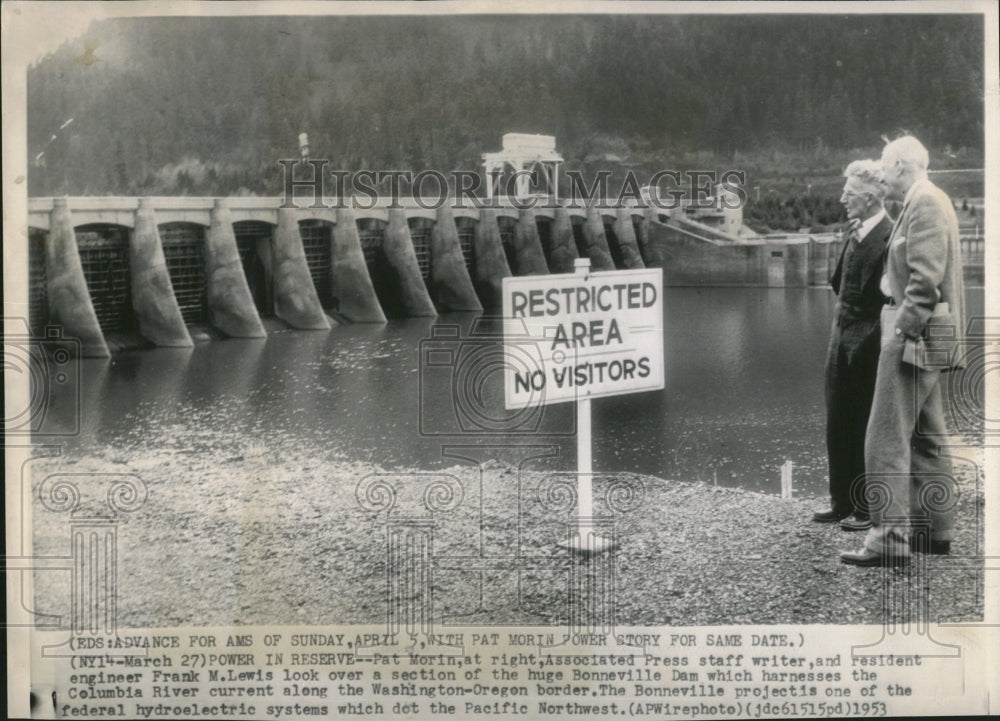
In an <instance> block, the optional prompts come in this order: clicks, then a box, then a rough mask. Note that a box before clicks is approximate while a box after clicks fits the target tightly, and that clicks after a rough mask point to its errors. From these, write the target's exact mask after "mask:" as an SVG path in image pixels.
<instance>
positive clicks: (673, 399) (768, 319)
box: [47, 288, 982, 495]
mask: <svg viewBox="0 0 1000 721" xmlns="http://www.w3.org/2000/svg"><path fill="white" fill-rule="evenodd" d="M664 301H665V311H664V322H665V348H664V357H665V364H666V389H665V390H664V391H662V392H656V393H643V394H637V395H631V396H622V397H618V398H607V399H599V400H595V401H594V402H593V419H594V420H593V428H594V444H595V445H594V467H595V470H597V471H599V472H613V471H631V472H639V473H649V474H654V475H657V476H661V477H665V478H676V479H682V480H698V479H700V480H702V481H707V482H715V483H718V484H720V485H738V486H742V487H746V488H751V489H757V490H764V491H768V492H773V493H777V492H778V490H779V488H780V472H779V467H780V466H781V464H782V463H784V461H785V460H788V459H790V460H792V461H793V463H795V465H796V471H795V483H796V489H797V493H802V492H807V493H811V494H815V495H823V494H824V493H825V486H826V460H825V458H826V457H825V449H824V445H823V444H824V440H823V439H824V431H823V423H824V409H823V366H824V361H825V353H826V345H827V340H828V337H829V331H830V319H831V317H832V312H833V296H832V294H831V293H830V292H829V291H828V290H823V289H725V288H713V289H698V288H668V289H665V292H664ZM977 313H978V314H981V313H982V295H981V292H979V293H978V294H976V293H972V294H970V315H975V314H977ZM473 321H474V316H473V315H471V314H453V315H446V316H442V317H440V318H438V319H436V320H433V319H426V318H422V319H406V320H393V321H390V322H389V323H388V324H386V325H364V324H358V325H345V326H338V327H335V328H333V329H332V330H331V331H329V332H292V331H289V332H275V333H272V334H271V335H270V336H269V337H268V338H267V339H266V340H263V339H262V340H226V341H214V342H209V343H202V344H199V345H198V346H196V347H195V348H194V349H155V350H147V351H137V352H127V353H122V354H120V355H117V356H115V358H114V359H113V360H112V361H96V362H95V361H82V362H81V363H80V370H81V378H82V392H81V393H80V401H79V407H78V408H77V403H76V401H75V400H74V399H72V398H69V397H56V398H54V403H53V404H52V406H51V408H50V415H51V416H52V419H51V420H52V422H53V423H56V424H59V425H66V424H69V423H71V422H73V420H74V418H73V416H72V414H73V413H78V414H79V416H77V417H78V418H79V419H80V421H81V423H80V425H81V426H82V432H81V435H80V436H79V437H78V438H76V439H74V440H71V441H70V443H69V444H68V448H69V449H70V450H73V449H75V450H76V451H79V452H100V451H102V450H103V449H106V448H108V447H119V446H123V447H129V448H132V449H134V450H137V451H143V450H155V449H160V448H164V447H169V446H171V445H172V444H173V445H178V444H179V447H183V448H185V449H188V450H189V451H191V452H204V453H213V454H218V453H223V452H228V451H229V450H232V451H233V453H237V454H238V453H240V452H242V451H241V450H240V449H245V448H246V447H247V446H255V447H257V448H258V449H259V448H274V449H280V448H282V447H284V446H285V444H292V445H294V446H295V447H297V448H298V449H300V450H305V451H307V452H310V453H313V454H315V456H316V457H317V458H331V457H337V458H343V459H350V460H359V461H371V462H374V463H377V464H378V465H380V466H382V467H384V468H402V467H407V468H420V469H424V470H431V469H434V468H441V467H444V466H447V465H451V464H453V463H455V459H453V458H451V459H449V458H444V457H443V455H444V454H443V451H442V449H443V447H444V446H446V445H452V446H454V445H464V446H490V445H496V444H501V445H502V444H516V445H524V446H528V445H531V444H540V443H551V444H554V445H555V446H556V447H557V448H558V451H559V452H558V454H557V455H553V456H551V457H548V458H545V459H543V460H540V461H538V462H537V465H538V466H539V467H540V468H551V469H553V470H570V469H572V468H573V467H574V464H575V453H576V448H575V442H576V441H575V435H574V417H573V412H572V407H571V406H570V405H569V404H561V405H557V406H552V407H550V408H549V409H547V410H546V412H545V414H546V415H545V417H544V419H543V422H542V425H541V426H540V429H539V430H535V429H533V428H532V429H528V430H530V432H527V433H520V434H516V435H509V436H503V435H498V434H496V433H494V432H490V431H489V430H488V429H485V430H484V428H483V427H472V428H468V427H466V428H464V430H465V431H469V432H466V433H463V432H462V430H463V429H462V428H460V427H459V424H458V423H457V419H456V415H455V394H456V392H459V391H456V389H457V388H458V389H460V388H461V387H462V385H461V384H460V383H458V384H456V382H455V379H454V375H455V374H454V371H450V372H449V369H448V368H447V367H444V368H443V370H444V371H445V372H443V373H439V374H438V375H434V374H428V373H426V372H425V371H426V368H425V367H424V365H425V362H426V359H425V358H422V356H421V347H422V343H425V344H426V342H427V341H428V339H429V338H430V337H431V335H432V329H433V328H435V327H438V328H440V327H443V326H448V325H453V326H455V325H457V337H458V339H468V338H469V337H470V334H471V333H472V323H473ZM459 342H464V341H456V343H459ZM456 358H457V356H456ZM455 362H458V361H455ZM439 370H441V369H440V368H439ZM946 385H948V384H946ZM479 391H480V392H481V395H480V396H478V402H480V403H483V404H485V405H484V407H488V409H489V410H491V411H493V410H495V411H496V413H498V414H501V415H502V413H503V411H502V402H503V394H502V385H501V377H500V374H499V373H494V374H492V375H489V374H488V375H487V376H486V378H485V380H484V383H483V385H482V387H481V388H479ZM47 422H48V421H47ZM520 430H524V428H521V429H520ZM203 438H204V440H202V439H203ZM227 445H228V446H231V448H226V447H225V446H227ZM484 452H485V450H484Z"/></svg>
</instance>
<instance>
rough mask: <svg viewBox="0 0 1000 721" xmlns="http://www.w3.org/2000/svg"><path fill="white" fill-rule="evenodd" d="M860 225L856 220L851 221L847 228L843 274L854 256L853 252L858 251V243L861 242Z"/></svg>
mask: <svg viewBox="0 0 1000 721" xmlns="http://www.w3.org/2000/svg"><path fill="white" fill-rule="evenodd" d="M860 229H861V223H859V222H858V221H857V220H852V221H851V224H850V225H849V226H848V227H847V248H846V249H845V250H844V272H845V273H846V272H847V269H848V268H849V267H850V263H851V256H852V255H854V251H855V250H857V249H858V243H859V242H860V241H861V233H860Z"/></svg>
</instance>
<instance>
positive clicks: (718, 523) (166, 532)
mask: <svg viewBox="0 0 1000 721" xmlns="http://www.w3.org/2000/svg"><path fill="white" fill-rule="evenodd" d="M216 432H217V433H221V432H222V429H217V430H216ZM205 434H208V435H209V436H210V435H211V432H208V431H206V432H205V433H204V434H202V436H201V439H202V441H205ZM29 466H30V467H31V469H32V478H33V486H34V489H35V492H34V499H35V500H34V509H33V513H34V521H33V527H34V544H35V553H36V554H40V555H66V554H67V553H68V551H69V516H68V515H67V513H57V512H55V511H53V510H51V509H50V508H48V507H46V506H45V505H43V504H42V503H41V501H40V498H41V497H46V498H48V496H47V494H48V492H49V491H50V490H51V486H52V484H53V483H54V481H55V480H58V476H57V475H55V476H54V475H52V474H76V475H74V476H72V480H73V482H74V483H76V485H77V486H78V487H79V489H80V493H81V496H82V497H83V499H84V502H83V505H81V506H80V509H79V510H78V512H77V517H78V518H79V517H80V516H82V515H86V511H87V510H88V506H87V501H86V499H87V498H91V499H97V500H98V501H101V500H102V499H103V495H102V494H104V493H106V489H107V484H108V482H109V478H111V479H113V478H114V477H112V476H109V475H108V474H135V475H136V476H138V477H140V478H141V479H142V482H143V483H144V484H145V486H146V488H147V490H148V498H147V500H146V501H145V503H144V504H142V505H141V506H140V507H139V508H137V509H136V510H134V511H132V512H130V513H126V514H119V515H118V516H117V522H118V557H119V563H118V569H119V576H118V581H119V588H120V591H119V599H118V625H119V627H122V628H127V627H154V626H172V625H180V624H187V625H203V626H223V625H229V624H232V623H238V624H337V623H380V622H382V621H383V620H384V619H385V614H386V584H387V574H386V569H387V554H386V544H387V540H386V539H387V528H388V527H389V526H391V525H392V524H397V526H398V524H399V523H403V525H405V524H406V523H408V522H410V521H414V520H416V521H418V522H419V521H428V520H429V521H433V534H434V537H433V549H432V554H433V559H434V563H433V591H434V614H435V617H436V618H437V619H439V620H440V622H443V623H448V622H463V623H469V622H478V621H480V620H481V621H487V620H488V621H491V622H493V623H520V624H541V625H545V624H562V623H566V622H567V621H568V620H569V616H570V614H571V613H573V606H572V603H571V602H570V595H569V594H570V586H571V584H572V581H571V579H572V578H573V577H574V576H573V574H574V573H577V572H579V571H580V569H581V568H583V572H584V573H592V572H595V569H597V572H601V573H604V572H606V571H607V569H613V570H614V574H613V580H610V581H608V583H610V584H612V585H610V586H608V593H607V595H606V596H605V601H606V600H607V599H608V598H613V600H614V607H613V617H614V620H615V622H616V623H617V624H619V625H667V624H669V625H714V624H788V623H793V624H794V623H802V624H820V623H833V624H862V623H867V624H874V623H881V622H882V621H883V620H884V618H883V615H884V613H885V612H884V610H883V602H884V599H885V598H886V594H887V593H899V592H900V591H901V590H904V591H906V592H907V593H910V594H920V596H921V597H922V598H924V599H926V603H923V604H921V603H913V604H911V605H910V606H909V608H908V609H907V610H905V611H899V612H898V613H912V614H917V613H921V614H926V618H927V619H929V620H930V621H931V622H935V621H936V622H958V621H977V620H981V619H982V617H983V595H982V594H983V560H982V555H983V554H982V548H983V510H984V506H983V494H982V489H981V478H980V477H979V475H978V470H977V468H978V467H977V466H976V465H974V464H973V463H964V462H957V463H956V476H957V477H958V480H959V485H960V496H959V501H958V517H959V521H958V523H959V525H958V537H957V539H956V541H955V542H954V544H953V552H952V555H951V556H948V557H940V556H923V555H919V556H915V560H914V563H913V564H912V565H911V567H910V568H909V569H906V570H888V571H883V570H882V569H859V568H853V567H848V566H845V565H843V564H841V563H839V561H838V554H839V552H840V551H843V550H853V549H856V548H859V547H860V545H861V541H862V538H863V534H849V533H846V532H844V531H841V530H840V529H839V527H838V526H837V525H836V524H833V525H821V524H816V523H812V522H811V521H810V517H811V514H812V512H813V511H814V510H817V509H820V508H823V507H824V505H825V503H826V499H823V498H794V499H789V500H782V499H780V498H778V497H776V496H773V495H765V494H761V493H755V492H749V491H744V490H739V489H730V488H721V487H715V486H713V485H709V484H704V483H695V482H683V481H670V480H662V479H658V478H653V477H649V476H636V475H632V474H628V473H612V474H601V475H599V476H597V477H596V478H595V479H594V497H595V499H596V500H595V508H594V511H595V514H596V515H597V516H600V517H604V518H605V519H606V520H605V521H603V522H602V523H603V524H604V525H603V528H605V530H606V531H608V532H613V534H614V536H615V538H616V540H617V541H618V547H617V549H616V550H615V551H614V552H612V553H610V554H603V555H602V557H599V558H598V559H597V560H596V561H593V562H591V564H590V565H589V566H588V565H587V564H586V563H585V562H581V561H580V560H579V559H578V558H577V557H576V556H574V555H573V554H571V553H570V552H569V551H567V550H565V549H563V548H562V547H560V546H559V545H558V544H559V542H560V541H561V540H564V539H565V538H566V537H567V535H568V534H569V533H570V532H571V531H572V529H573V528H574V525H573V524H574V516H573V513H574V511H573V495H572V493H571V489H572V488H573V487H574V484H575V480H574V477H573V476H572V475H560V474H547V473H543V472H538V471H533V470H531V468H530V465H529V466H528V467H525V468H522V469H521V470H518V468H517V467H515V466H513V465H510V464H508V463H505V462H503V461H502V460H498V461H489V462H487V463H485V464H483V466H482V467H480V468H477V467H476V466H473V465H463V466H456V467H453V468H449V469H446V470H444V471H437V470H436V471H433V472H430V473H428V472H422V471H417V470H401V471H400V470H393V471H385V470H383V469H380V468H377V467H375V466H372V465H370V464H363V463H357V462H351V461H349V460H346V459H344V458H342V457H334V456H332V455H331V456H330V457H327V458H317V457H316V456H315V454H305V453H300V452H297V451H296V450H295V448H294V446H291V445H282V444H271V443H252V444H250V445H249V446H248V447H243V448H236V447H226V446H225V445H224V444H216V443H212V442H203V443H202V444H201V445H198V444H195V443H178V444H175V445H174V446H172V447H163V446H162V445H161V446H160V447H157V448H148V447H147V448H138V447H136V448H130V449H123V448H110V447H106V448H103V449H99V450H97V451H95V452H88V453H85V454H76V455H67V456H62V457H56V458H38V459H36V460H34V461H32V462H31V463H30V464H29ZM979 467H981V464H980V466H979ZM46 479H47V480H46ZM43 481H44V483H43ZM380 489H381V491H387V490H388V489H391V495H389V496H386V495H382V496H380V495H379V491H380ZM390 498H391V499H392V501H393V505H392V508H391V509H388V510H387V509H385V508H381V509H380V507H379V503H385V502H387V501H388V499H390ZM49 505H50V506H51V502H50V503H49ZM94 508H96V506H94ZM105 508H106V506H105ZM581 563H582V564H583V565H582V566H581ZM602 564H603V565H602ZM608 564H610V565H608ZM574 569H576V570H575V571H574ZM602 569H603V570H602ZM69 585H70V579H69V573H68V572H51V571H48V572H39V573H37V574H36V603H37V607H38V610H39V611H43V612H47V613H62V614H65V613H67V612H68V610H69ZM911 597H912V596H911ZM893 613H897V612H893ZM911 618H912V617H911Z"/></svg>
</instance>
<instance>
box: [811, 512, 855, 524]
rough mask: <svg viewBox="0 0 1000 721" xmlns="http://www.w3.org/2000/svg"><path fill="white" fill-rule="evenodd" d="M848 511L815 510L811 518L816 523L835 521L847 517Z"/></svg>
mask: <svg viewBox="0 0 1000 721" xmlns="http://www.w3.org/2000/svg"><path fill="white" fill-rule="evenodd" d="M849 515H851V514H850V513H842V512H841V511H816V513H814V514H813V520H814V521H816V523H836V522H837V521H842V520H844V519H845V518H847V517H848V516H849Z"/></svg>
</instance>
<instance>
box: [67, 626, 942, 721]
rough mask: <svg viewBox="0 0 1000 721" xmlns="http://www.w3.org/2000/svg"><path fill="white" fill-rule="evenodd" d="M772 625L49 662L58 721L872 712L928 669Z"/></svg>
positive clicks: (349, 639) (70, 657)
mask: <svg viewBox="0 0 1000 721" xmlns="http://www.w3.org/2000/svg"><path fill="white" fill-rule="evenodd" d="M783 631H784V632H781V633H775V632H768V631H767V629H762V630H761V632H759V633H757V632H749V631H747V630H745V629H737V630H735V631H729V630H720V631H715V630H712V631H705V630H703V629H694V630H676V631H675V630H674V629H652V630H650V631H649V632H639V631H634V632H615V633H607V634H605V633H597V634H595V633H580V634H571V633H568V632H566V631H564V630H560V631H547V630H544V629H543V630H540V631H536V632H526V631H524V630H519V629H517V628H499V627H485V628H469V629H465V628H463V629H462V630H461V631H457V632H450V633H443V634H437V635H426V636H421V637H420V638H421V639H422V640H419V639H418V640H416V641H414V640H413V639H411V638H410V637H409V636H407V635H405V634H404V635H402V636H396V635H391V634H386V633H384V630H383V632H379V631H378V630H374V631H365V632H357V631H356V629H344V628H336V629H332V628H331V629H330V630H326V629H323V628H304V629H300V630H297V629H294V628H293V627H280V628H274V629H266V630H261V629H257V628H254V629H252V630H251V629H230V630H217V629H211V630H208V631H206V630H199V629H190V630H183V631H178V630H167V631H164V632H162V633H161V632H157V631H146V632H135V631H120V632H119V633H118V634H117V635H115V636H102V637H86V636H80V637H74V638H72V639H71V644H70V645H71V646H72V652H71V653H70V654H66V655H63V656H58V657H56V658H53V659H49V662H51V663H54V665H55V668H56V689H55V690H56V712H57V715H58V716H59V717H63V718H114V717H125V718H185V717H201V718H217V717H234V718H261V719H282V718H303V717H314V716H329V715H334V714H335V715H338V716H348V717H350V716H370V717H376V718H394V717H421V718H431V717H435V716H459V717H503V718H514V717H524V718H536V717H545V718H553V717H563V716H572V717H580V718H594V719H597V718H607V717H609V716H633V717H644V718H646V717H648V718H662V717H677V718H697V717H712V718H718V717H751V718H752V717H773V716H806V717H832V716H845V715H846V716H884V715H891V714H893V713H894V712H895V713H899V708H900V707H897V706H896V705H895V704H896V703H897V702H900V701H903V700H905V699H908V698H911V697H914V696H919V695H921V693H922V692H921V688H923V687H925V686H927V684H925V683H923V679H924V678H925V677H926V678H927V679H930V678H933V677H934V676H935V675H937V674H939V673H940V664H941V662H942V660H941V659H938V658H933V657H931V658H927V657H922V656H920V655H918V654H913V655H905V656H904V655H898V654H893V653H868V654H866V655H854V654H852V652H851V646H850V645H849V644H848V643H847V642H845V644H844V647H843V650H840V651H835V652H833V653H830V648H831V647H830V644H829V641H828V637H827V640H824V639H823V636H822V634H817V633H815V632H814V631H812V630H810V634H809V635H804V634H803V633H799V632H795V631H790V630H789V629H783ZM923 693H926V691H924V692H923Z"/></svg>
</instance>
